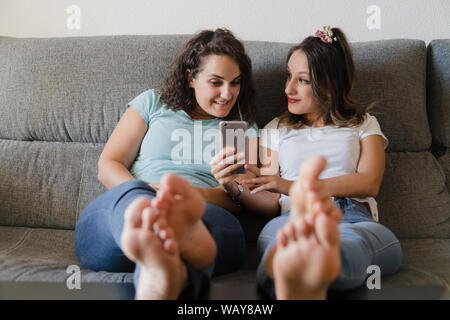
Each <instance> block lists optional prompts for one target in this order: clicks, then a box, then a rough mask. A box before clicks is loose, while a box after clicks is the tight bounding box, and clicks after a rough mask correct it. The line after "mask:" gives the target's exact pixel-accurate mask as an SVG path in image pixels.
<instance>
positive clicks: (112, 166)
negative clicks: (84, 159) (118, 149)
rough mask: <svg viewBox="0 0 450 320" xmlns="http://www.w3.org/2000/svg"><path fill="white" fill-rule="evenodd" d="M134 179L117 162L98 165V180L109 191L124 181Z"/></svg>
mask: <svg viewBox="0 0 450 320" xmlns="http://www.w3.org/2000/svg"><path fill="white" fill-rule="evenodd" d="M133 179H135V178H134V177H133V176H132V175H131V174H130V172H129V171H128V169H127V168H125V166H124V165H123V164H121V163H120V162H118V161H113V160H109V161H102V162H99V164H98V180H100V182H101V183H102V184H103V185H104V186H105V187H106V188H107V189H111V188H114V187H116V186H118V185H120V184H122V183H123V182H125V181H128V180H133Z"/></svg>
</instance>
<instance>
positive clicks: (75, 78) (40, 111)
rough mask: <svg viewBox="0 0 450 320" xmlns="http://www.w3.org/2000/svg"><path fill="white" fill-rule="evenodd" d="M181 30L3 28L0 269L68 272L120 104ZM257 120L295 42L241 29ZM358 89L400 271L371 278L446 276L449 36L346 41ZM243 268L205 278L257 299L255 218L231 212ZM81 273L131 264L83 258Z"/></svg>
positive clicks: (149, 84) (217, 289) (105, 277)
mask: <svg viewBox="0 0 450 320" xmlns="http://www.w3.org/2000/svg"><path fill="white" fill-rule="evenodd" d="M187 38H188V35H171V36H104V37H80V38H48V39H45V38H41V39H17V38H9V37H0V281H21V282H60V283H61V282H65V281H66V279H67V278H68V276H69V274H68V273H66V269H67V267H68V266H69V265H78V261H77V258H76V256H75V253H74V249H73V240H72V238H73V229H74V226H75V224H76V221H77V218H78V216H79V214H80V213H81V211H82V210H83V208H84V207H85V206H86V205H87V204H88V203H89V202H90V201H91V200H93V199H94V198H96V197H97V196H99V195H100V194H102V193H103V192H104V191H105V190H106V189H105V187H103V185H102V184H101V183H100V182H99V181H98V180H97V160H98V157H99V155H100V152H101V150H102V147H103V145H104V143H105V142H106V141H107V139H108V137H109V135H110V134H111V132H112V130H113V128H114V127H115V125H116V123H117V121H118V120H119V118H120V116H121V114H122V113H123V112H124V111H125V110H126V107H127V106H126V104H127V102H128V101H130V100H131V99H132V98H134V97H135V96H137V95H138V94H139V93H141V92H142V91H144V90H147V89H149V88H157V87H159V86H160V84H161V81H162V79H163V77H164V75H165V74H166V73H167V70H168V67H169V64H170V63H171V61H172V60H173V59H174V57H175V55H176V53H177V52H178V51H179V49H180V47H181V45H182V44H183V43H184V42H185V41H186V39H187ZM245 46H246V49H247V51H248V53H249V55H250V56H251V58H252V61H253V68H254V79H255V86H256V92H257V122H258V125H259V127H262V126H264V125H265V124H266V123H267V122H268V121H270V120H271V119H272V118H273V117H275V116H277V115H279V114H280V111H281V110H282V108H283V106H284V105H285V103H286V100H285V96H284V93H283V90H284V88H283V86H284V77H285V57H286V54H287V52H288V49H289V48H290V47H291V46H292V44H286V43H273V42H255V41H246V42H245ZM351 46H352V49H353V52H354V58H355V63H356V69H357V81H356V85H355V88H354V94H355V96H356V97H357V98H358V99H359V100H360V101H361V102H362V103H364V104H368V103H371V102H373V101H377V105H376V107H375V109H374V110H373V111H372V114H374V115H375V116H376V117H377V118H378V120H379V122H380V124H381V127H382V130H383V132H384V133H385V135H386V136H387V137H388V138H389V140H390V145H389V147H388V149H387V156H386V157H387V165H386V171H385V177H384V180H383V185H382V187H381V192H380V194H379V195H378V197H377V201H378V203H379V211H380V221H381V222H382V223H383V224H385V225H386V226H388V227H389V228H390V229H391V230H392V231H393V232H394V233H395V234H396V235H397V237H398V238H399V239H400V240H401V245H402V248H403V263H402V266H401V269H400V271H399V272H398V273H397V274H395V275H392V276H388V277H385V278H383V279H382V281H381V284H382V285H383V284H400V285H441V286H444V287H445V288H446V289H447V290H448V289H449V288H450V240H449V236H450V196H449V190H450V40H434V41H432V42H431V43H430V44H429V45H428V46H426V45H425V43H424V42H423V41H419V40H406V39H401V40H383V41H372V42H361V43H352V45H351ZM239 219H240V220H241V221H242V224H243V226H244V230H245V232H246V237H247V243H248V248H247V258H246V261H245V264H244V265H243V266H242V268H241V270H239V271H237V272H234V273H231V274H227V275H223V276H220V277H217V278H214V279H213V282H212V298H213V299H214V298H220V297H224V295H223V293H224V292H228V294H227V295H226V296H227V297H241V298H242V297H243V298H248V299H256V298H258V295H257V294H256V276H255V273H256V266H257V264H258V258H257V248H256V239H257V236H258V233H259V231H260V230H261V228H262V226H263V225H264V223H265V222H266V221H265V220H264V219H262V218H259V217H256V216H254V215H252V214H251V213H243V214H242V215H240V216H239ZM81 279H82V283H88V282H108V283H118V282H119V283H120V282H125V283H131V282H132V274H129V273H110V272H105V271H102V272H94V271H91V270H85V269H82V278H81Z"/></svg>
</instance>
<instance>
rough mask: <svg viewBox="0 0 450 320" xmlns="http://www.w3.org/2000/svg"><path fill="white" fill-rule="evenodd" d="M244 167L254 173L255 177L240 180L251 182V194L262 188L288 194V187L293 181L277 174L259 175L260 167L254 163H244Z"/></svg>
mask: <svg viewBox="0 0 450 320" xmlns="http://www.w3.org/2000/svg"><path fill="white" fill-rule="evenodd" d="M245 168H246V169H247V170H248V171H250V172H253V173H254V174H255V175H256V178H253V179H245V180H243V181H242V183H248V184H253V187H251V188H250V190H252V191H251V192H250V193H251V194H255V193H257V192H260V191H263V190H266V191H270V192H274V193H282V194H285V195H288V194H289V188H290V187H291V185H292V183H293V182H294V181H289V180H285V179H283V178H281V177H280V176H278V175H267V176H261V169H260V168H258V167H257V166H256V165H245Z"/></svg>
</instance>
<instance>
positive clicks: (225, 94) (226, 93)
mask: <svg viewBox="0 0 450 320" xmlns="http://www.w3.org/2000/svg"><path fill="white" fill-rule="evenodd" d="M220 97H221V98H222V99H224V100H231V98H233V93H232V92H231V86H230V85H229V84H225V85H224V86H223V87H222V90H221V92H220Z"/></svg>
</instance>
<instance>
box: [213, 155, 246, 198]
mask: <svg viewBox="0 0 450 320" xmlns="http://www.w3.org/2000/svg"><path fill="white" fill-rule="evenodd" d="M244 157H245V155H244V154H243V153H238V154H236V150H235V148H231V147H228V148H224V149H222V150H221V151H220V152H219V153H218V154H216V155H215V156H214V158H213V159H212V160H211V162H210V163H209V165H210V166H211V173H212V174H213V175H214V178H216V180H217V181H218V182H219V183H220V185H221V186H222V187H223V188H224V189H225V191H227V192H228V191H230V190H232V189H233V185H235V183H233V181H234V180H235V179H236V178H237V177H238V176H239V174H238V173H233V171H234V170H236V169H238V168H240V167H242V166H244V164H245V163H244V160H245V159H244Z"/></svg>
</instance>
